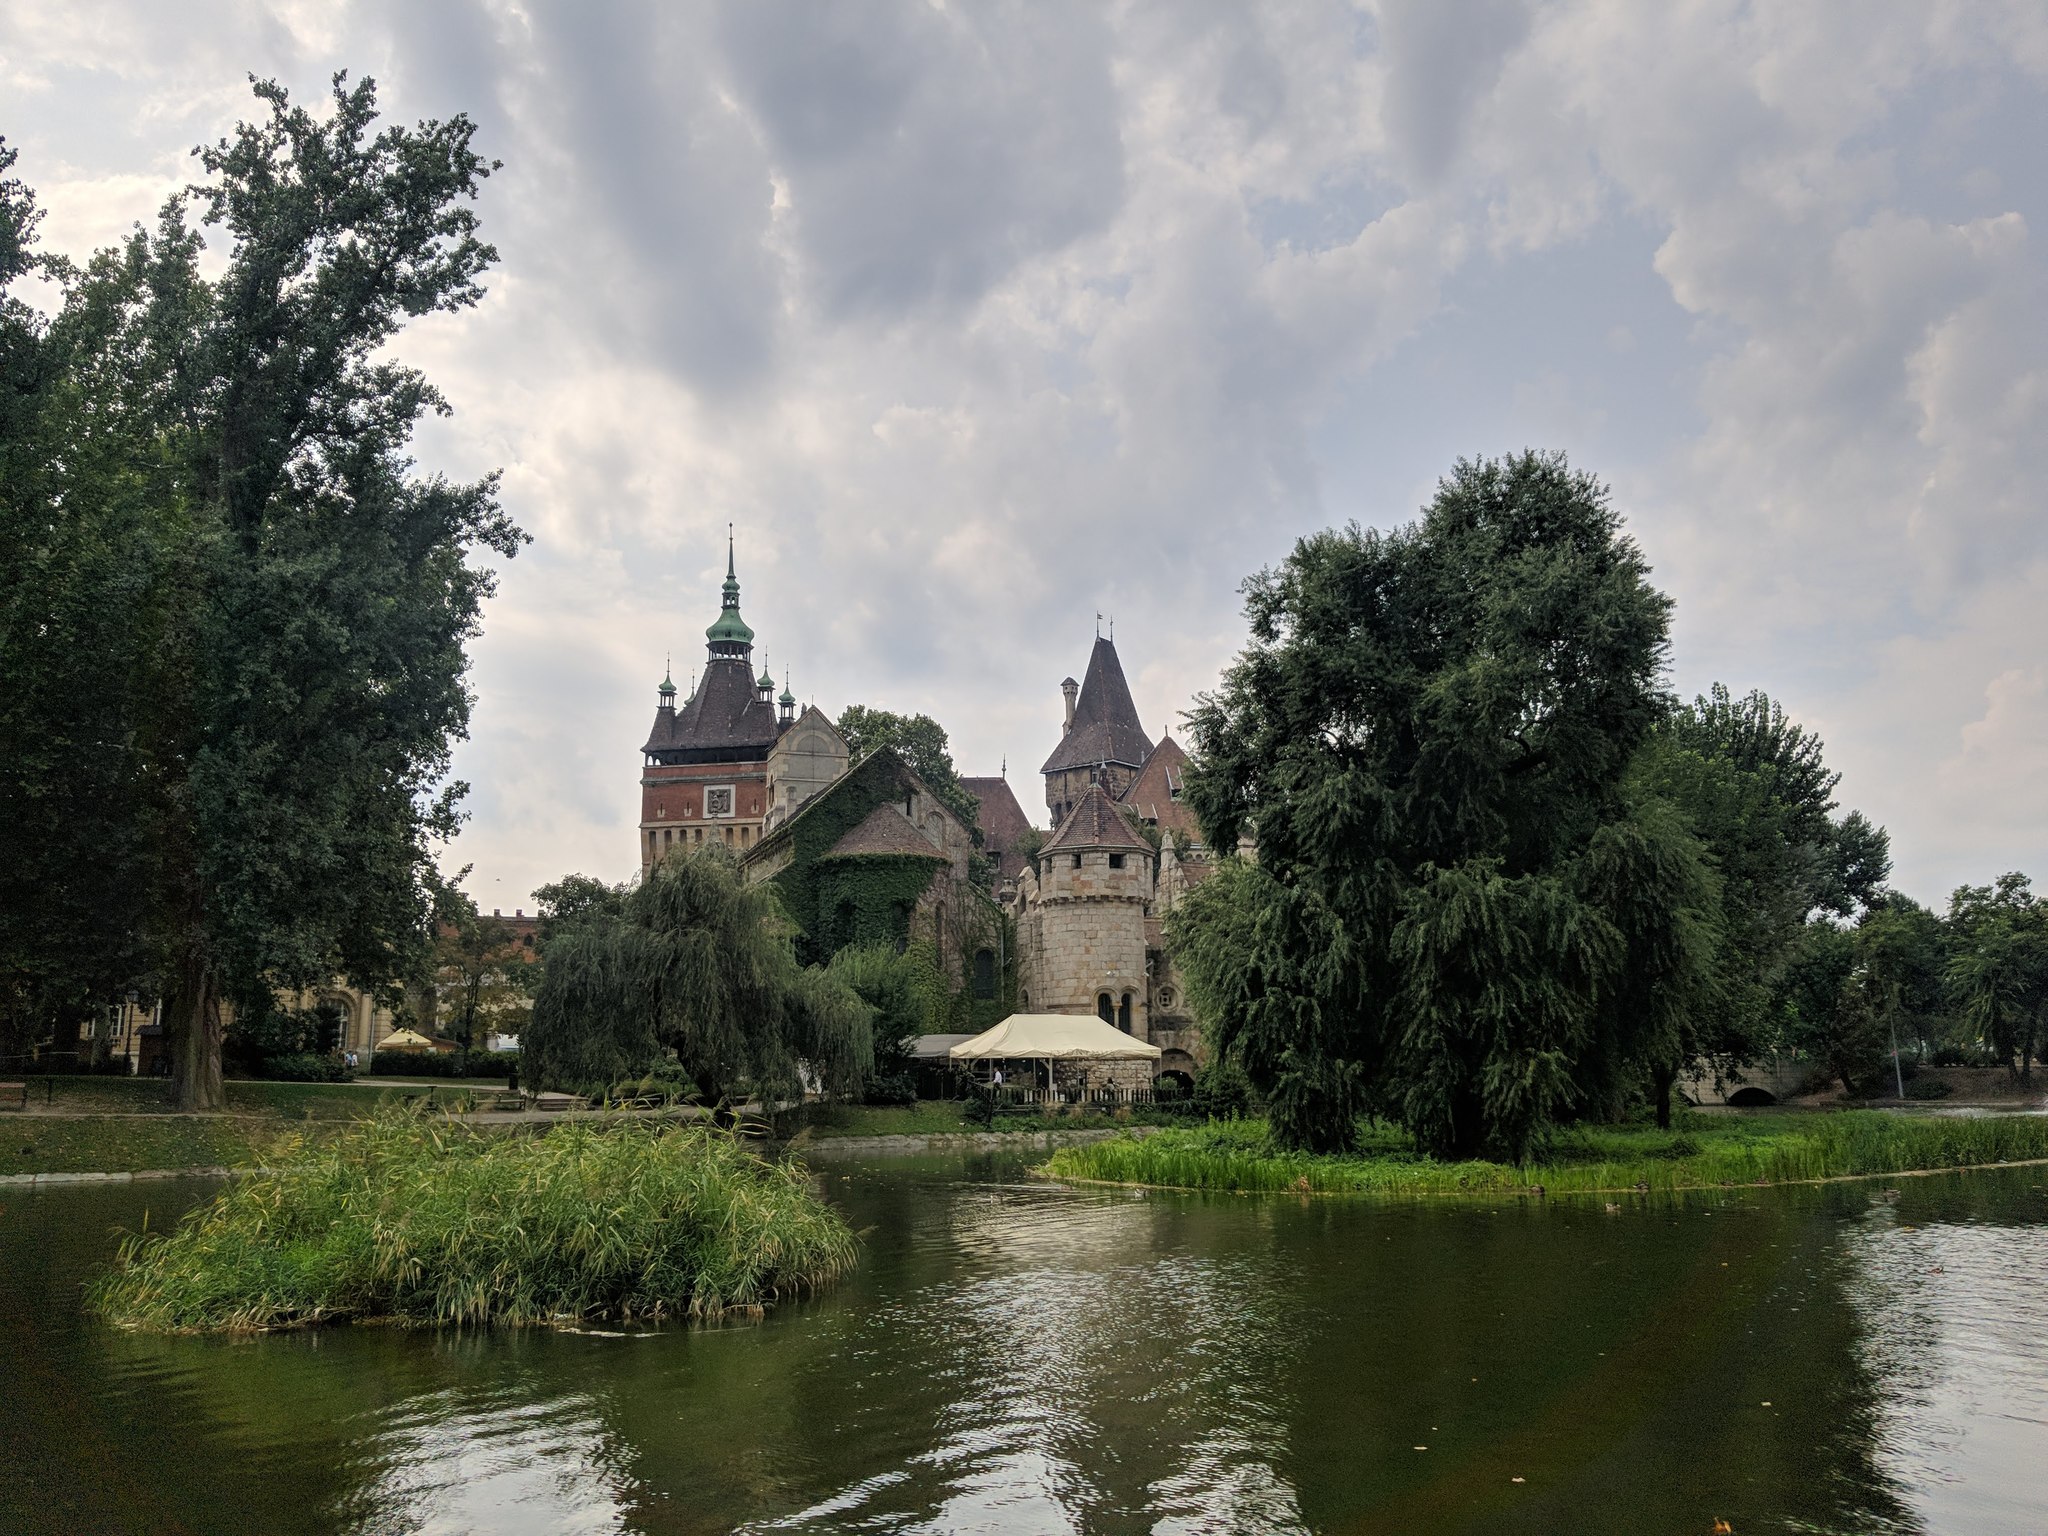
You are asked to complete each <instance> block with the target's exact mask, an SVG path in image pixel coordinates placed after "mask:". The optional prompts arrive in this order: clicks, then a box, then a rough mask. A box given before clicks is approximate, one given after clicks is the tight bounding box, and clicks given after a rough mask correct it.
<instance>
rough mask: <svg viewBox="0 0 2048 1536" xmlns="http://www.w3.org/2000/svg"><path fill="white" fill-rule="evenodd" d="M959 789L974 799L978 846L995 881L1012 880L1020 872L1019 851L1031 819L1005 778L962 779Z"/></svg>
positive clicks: (1023, 860) (1024, 861) (1023, 858)
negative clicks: (991, 864)
mask: <svg viewBox="0 0 2048 1536" xmlns="http://www.w3.org/2000/svg"><path fill="white" fill-rule="evenodd" d="M960 787H961V788H962V789H964V790H966V791H967V793H968V794H970V795H972V796H974V800H975V805H976V808H977V809H976V814H975V818H974V819H975V821H976V823H977V824H978V825H979V826H980V828H981V846H982V848H983V850H984V851H985V852H987V853H989V854H990V855H992V856H993V857H994V858H995V861H996V878H997V879H999V880H1014V879H1016V878H1017V876H1019V875H1021V874H1022V873H1023V872H1024V865H1025V864H1026V862H1027V860H1026V859H1025V857H1024V855H1023V853H1022V852H1021V851H1020V849H1021V846H1022V844H1023V841H1024V834H1025V833H1026V832H1029V831H1030V830H1031V818H1030V817H1028V816H1026V815H1025V814H1024V807H1023V806H1022V805H1020V804H1018V802H1017V795H1016V792H1015V791H1014V790H1012V789H1011V788H1010V781H1009V780H1008V779H1005V778H993V779H962V780H961V781H960Z"/></svg>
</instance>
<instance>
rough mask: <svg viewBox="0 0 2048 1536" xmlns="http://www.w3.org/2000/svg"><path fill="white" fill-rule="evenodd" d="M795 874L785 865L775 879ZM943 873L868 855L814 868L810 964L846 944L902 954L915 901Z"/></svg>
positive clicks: (932, 864) (931, 863)
mask: <svg viewBox="0 0 2048 1536" xmlns="http://www.w3.org/2000/svg"><path fill="white" fill-rule="evenodd" d="M797 868H798V866H796V865H791V866H790V868H788V869H786V870H784V871H783V873H782V874H781V875H780V876H778V877H777V878H778V879H787V878H788V877H789V876H791V875H793V874H795V873H796V872H797ZM944 868H945V865H943V864H941V863H939V862H938V860H936V859H919V858H904V857H899V856H896V855H890V854H872V853H870V854H861V855H858V856H856V857H854V858H838V859H826V860H825V861H824V862H822V863H820V864H819V865H818V866H817V868H816V870H815V871H814V873H813V876H812V879H811V881H810V882H809V883H810V885H811V887H812V889H813V891H814V892H815V900H816V903H817V919H816V924H817V925H816V927H814V928H811V929H807V930H806V934H807V936H808V937H809V938H810V939H811V941H812V943H813V944H814V945H815V946H816V948H817V950H818V953H817V955H816V956H814V957H813V958H816V959H819V960H823V959H827V958H829V957H831V956H832V955H835V954H837V953H838V952H839V951H840V950H842V949H844V948H846V947H847V946H848V945H849V944H893V945H895V946H896V947H897V948H899V949H900V948H902V947H903V946H904V945H905V944H907V943H908V942H909V941H910V920H911V917H912V915H913V914H914V913H915V912H916V910H917V903H918V898H920V897H921V896H923V895H924V893H925V892H926V891H927V890H928V889H930V887H931V883H932V879H933V877H934V876H936V875H937V874H938V873H939V872H940V871H941V870H942V869H944Z"/></svg>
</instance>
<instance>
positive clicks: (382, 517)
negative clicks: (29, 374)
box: [6, 77, 521, 1108]
mask: <svg viewBox="0 0 2048 1536" xmlns="http://www.w3.org/2000/svg"><path fill="white" fill-rule="evenodd" d="M256 94H257V96H258V97H259V98H260V99H261V100H262V101H263V103H264V104H265V106H266V107H267V109H268V114H267V117H266V118H265V119H264V120H263V121H260V122H258V123H255V124H245V125H243V126H242V127H240V128H239V129H238V130H237V131H236V132H235V134H234V135H232V136H231V137H230V138H228V139H225V140H223V141H221V142H220V143H218V144H216V145H213V146H211V147H208V148H204V149H202V150H201V151H200V152H199V158H200V162H201V165H202V166H203V168H204V170H205V171H206V173H207V176H208V179H207V181H206V182H205V184H204V185H202V186H199V187H196V188H194V189H192V192H191V193H190V195H189V197H181V198H177V199H173V200H172V202H171V203H170V204H168V205H167V206H166V208H165V210H164V212H163V215H162V217H161V219H160V220H159V224H158V227H157V229H156V231H155V232H154V233H151V234H145V233H143V232H141V231H138V232H137V234H136V235H135V236H134V237H133V238H132V239H131V240H130V241H129V243H128V245H127V246H126V247H125V248H124V249H123V250H121V251H120V252H110V253H104V254H102V255H101V256H100V257H99V258H96V259H95V261H94V262H93V263H92V264H91V266H90V267H89V268H87V269H86V270H85V271H84V272H83V273H79V274H67V293H66V299H65V305H64V309H63V312H62V314H60V316H59V317H58V319H57V321H56V322H55V323H54V324H53V325H52V327H51V331H50V346H49V351H48V363H47V373H48V377H47V378H46V380H45V382H44V385H43V388H44V390H45V394H46V397H47V399H48V400H49V401H50V402H51V405H50V406H49V407H48V411H52V412H55V413H56V415H55V416H54V417H50V416H48V414H47V413H46V420H54V421H55V423H56V424H55V425H52V426H50V427H49V429H48V435H47V436H46V438H45V439H44V441H45V442H46V443H47V444H48V445H49V446H48V449H47V451H46V452H45V454H44V456H43V461H42V463H41V465H40V470H41V478H40V480H37V481H35V482H32V483H31V486H30V494H31V495H32V496H33V498H34V502H33V506H32V507H31V508H30V510H29V512H28V513H27V514H25V515H24V514H14V513H10V521H11V522H13V523H16V524H18V525H25V526H27V527H28V528H29V529H30V530H31V541H32V543H33V544H34V553H35V555H36V558H37V560H38V561H39V562H40V563H41V564H42V565H44V566H46V567H50V566H61V565H64V564H65V563H66V562H67V561H68V562H69V568H72V569H80V570H84V569H87V568H93V569H97V568H98V566H95V562H96V561H97V562H99V565H101V566H103V565H104V564H105V562H104V561H102V560H101V559H100V556H99V554H98V553H97V551H98V549H99V548H100V546H101V545H103V544H107V543H108V542H109V541H110V540H109V533H108V530H109V529H113V530H117V531H118V533H119V535H120V539H121V542H120V543H119V545H118V546H117V547H118V549H119V554H120V561H119V562H118V564H119V574H120V576H121V577H122V579H124V580H126V581H127V582H129V583H130V584H131V585H132V587H133V589H134V591H133V601H132V602H131V603H130V604H129V605H128V607H127V608H126V609H125V610H123V611H124V612H128V613H132V614H133V615H134V616H135V618H136V621H137V630H136V633H137V635H139V637H140V641H139V642H138V641H137V640H136V639H133V638H129V639H127V640H126V641H125V643H124V641H123V638H122V637H120V636H115V637H113V638H112V639H111V640H110V641H109V642H108V644H107V645H106V647H105V648H104V649H101V650H98V651H96V652H94V653H93V654H94V655H95V656H96V657H98V658H99V660H100V668H101V671H102V673H103V675H102V676H101V677H100V679H99V682H98V685H97V687H96V688H94V689H93V690H91V692H90V694H89V695H88V696H90V697H92V698H94V699H95V700H96V701H98V704H99V706H100V710H101V718H100V719H99V721H98V722H97V723H96V724H95V725H94V726H93V727H92V729H93V730H95V731H98V732H99V733H101V734H102V735H104V736H105V737H106V738H107V739H108V740H109V741H110V742H111V743H112V744H113V748H114V750H113V753H112V756H111V759H110V761H111V762H112V764H113V771H117V772H118V775H119V780H120V782H119V785H118V786H117V787H118V790H119V793H118V794H115V795H112V796H110V797H109V800H108V802H107V806H106V808H105V810H104V812H103V813H101V814H100V815H99V817H98V819H97V821H95V820H94V819H92V818H90V817H88V819H87V820H86V822H85V823H84V824H83V825H84V827H85V828H86V829H88V830H89V832H90V833H92V834H96V835H97V836H98V838H99V840H100V843H101V846H100V847H99V849H98V856H97V858H95V859H93V860H89V861H85V862H84V863H82V864H80V865H79V867H78V870H77V877H78V878H85V877H87V875H88V872H89V867H104V866H105V865H106V863H107V862H109V861H116V862H119V863H120V864H121V867H122V869H123V872H124V876H125V878H126V881H127V886H126V889H128V890H130V891H133V892H135V893H137V900H138V902H139V904H140V906H141V908H142V910H141V912H140V914H139V916H138V917H137V919H136V921H137V924H138V925H139V928H140V930H141V932H142V933H143V934H144V936H145V937H146V939H147V942H148V947H149V950H150V953H151V955H152V956H153V968H154V972H155V974H156V976H157V978H158V980H159V982H160V985H161V987H162V990H163V993H164V996H165V999H166V1004H167V1007H166V1019H167V1023H168V1025H169V1029H168V1034H169V1036H170V1040H171V1045H172V1051H173V1059H174V1077H175V1082H176V1091H177V1098H178V1101H179V1103H180V1104H181V1105H183V1106H185V1107H187V1108H211V1107H217V1106H218V1105H219V1103H220V1102H221V1086H220V1073H221V1067H220V1044H221V1007H220V1005H221V1002H222V1000H223V999H224V998H227V999H235V998H242V999H253V998H258V997H261V996H262V995H263V994H264V993H265V992H266V991H267V990H268V989H270V988H272V987H277V986H285V987H292V986H300V985H307V984H310V983H313V982H316V981H319V980H323V979H325V978H326V977H328V976H331V975H333V974H336V973H340V974H343V975H345V976H347V977H349V978H350V979H352V980H354V981H357V982H359V983H362V984H366V985H374V984H385V983H389V982H391V981H393V980H395V979H396V978H397V977H399V976H401V975H404V974H407V973H409V972H411V971H414V970H416V969H417V967H418V962H419V960H420V958H421V955H422V952H423V950H424V946H425V943H426V937H427V935H426V914H427V911H428V908H429V892H428V871H429V869H430V866H429V862H428V858H429V844H430V843H431V841H432V840H433V839H434V838H435V837H436V836H438V835H443V834H446V833H448V832H450V831H452V829H453V826H454V823H455V809H454V807H455V803H456V800H457V798H458V797H459V795H460V794H461V792H462V786H461V785H459V784H447V783H444V782H443V781H444V780H445V776H446V771H447V767H448V761H449V747H450V743H451V741H452V740H453V739H454V738H455V737H457V736H459V735H460V734H461V732H462V730H463V728H464V726H465V723H466V720H467V715H468V709H469V696H468V694H467V691H466V690H465V688H464V686H463V681H462V676H463V671H464V669H465V666H466V657H465V654H464V647H465V643H466V642H467V640H468V639H470V638H471V637H472V636H473V635H474V634H475V633H476V630H477V625H478V615H479V611H480V607H481V604H482V602H483V600H484V598H485V597H486V596H487V595H488V594H489V592H490V591H491V589H492V577H491V576H490V574H489V573H488V572H487V571H485V570H482V569H479V568H476V567H474V566H472V565H471V564H470V562H469V556H470V555H471V554H472V553H473V552H474V551H476V550H478V549H489V550H494V551H496V552H497V553H499V554H501V555H506V556H509V555H510V554H512V553H513V551H514V549H515V548H516V546H517V544H518V542H519V540H520V538H521V535H520V534H519V533H518V531H517V530H516V529H515V528H514V527H513V526H512V525H511V523H510V522H509V521H508V520H507V519H506V518H505V517H504V515H503V514H502V512H501V511H500V509H499V507H498V505H497V502H496V499H495V482H494V480H493V479H490V478H487V479H485V480H482V481H479V482H477V483H474V484H469V485H456V484H451V483H449V482H447V481H445V480H443V479H439V478H424V477H421V476H419V475H418V474H416V473H415V472H414V471H413V468H412V464H411V461H410V460H409V458H408V457H407V446H408V443H409V440H410V437H411V434H412V431H413V428H414V426H415V424H416V423H417V421H418V420H419V418H420V416H421V415H422V414H423V413H425V412H428V411H436V412H440V411H445V409H446V407H445V405H444V403H443V401H442V399H441V397H440V396H439V395H438V394H437V393H436V392H435V390H434V389H433V388H432V386H430V385H429V384H428V383H427V381H426V380H425V379H424V378H423V377H422V376H421V375H420V374H419V373H417V372H415V371H414V370H411V369H409V368H406V367H403V366H401V365H400V364H398V363H396V362H394V361H392V360H390V359H389V358H388V357H387V356H386V355H385V354H384V350H383V349H384V348H385V346H386V344H387V343H389V342H390V341H391V340H392V339H393V338H394V337H395V336H396V334H397V333H398V331H399V330H400V329H401V327H402V326H403V325H404V323H405V322H406V321H407V320H408V319H409V318H412V317H416V316H420V315H424V314H427V313H430V312H432V311H436V310H459V309H462V308H465V307H467V306H469V305H472V304H474V303H475V302H476V301H477V300H478V298H479V297H480V295H481V292H482V290H481V288H480V287H479V279H480V278H481V275H482V273H483V272H484V270H485V269H486V268H487V267H488V266H489V264H490V263H491V262H492V261H493V260H494V259H495V253H494V252H493V251H492V249H491V248H490V247H489V246H488V245H486V244H484V243H483V242H482V241H481V240H480V239H479V238H478V235H477V221H476V215H475V212H474V210H473V208H472V207H471V206H470V203H471V201H472V199H473V198H474V196H475V194H476V191H477V188H478V184H479V182H480V181H481V180H482V179H483V178H484V177H485V176H486V175H488V173H489V170H490V169H491V168H490V166H489V165H487V164H486V162H485V161H484V160H483V159H482V158H481V157H479V156H478V154H477V153H476V152H475V151H474V149H473V148H472V146H471V140H472V136H473V132H474V129H473V125H472V124H471V123H470V122H469V121H468V119H466V118H464V117H461V116H457V117H455V118H452V119H450V120H448V121H446V122H428V123H423V124H421V125H419V126H418V127H416V128H412V129H406V128H397V127H391V128H384V129H381V130H379V129H375V128H374V126H373V125H374V123H375V118H376V107H375V91H374V88H373V86H372V85H371V84H370V83H369V82H367V81H366V82H364V83H362V84H360V85H357V86H354V87H350V86H348V85H347V83H346V82H345V81H344V80H343V79H342V78H340V77H337V79H336V81H335V85H334V91H333V98H332V102H331V110H330V111H329V112H328V114H327V115H325V116H324V117H322V116H316V115H315V114H313V113H310V112H308V111H306V110H305V109H303V108H300V107H296V106H294V105H293V104H292V103H291V102H290V101H289V100H288V98H287V96H286V94H285V92H284V91H283V89H282V88H280V87H278V86H276V85H275V84H271V83H268V82H262V83H258V84H257V86H256ZM195 205H196V207H197V208H198V210H199V211H200V213H201V216H202V220H203V223H204V224H205V225H207V226H216V227H219V228H221V229H222V230H224V231H225V232H226V234H227V235H228V237H229V241H230V249H229V251H228V253H227V261H226V269H225V271H224V272H223V274H222V275H221V276H220V277H219V278H218V279H215V280H209V279H206V278H204V277H202V276H201V275H200V271H199V267H198V256H199V252H200V248H201V240H200V237H199V235H198V233H197V232H196V231H195V230H194V229H193V228H192V227H191V226H190V225H189V224H188V222H187V213H188V209H190V208H192V207H193V206H195ZM92 579H93V580H98V579H100V578H98V577H93V578H92ZM86 585H87V587H89V586H90V582H89V581H88V582H87V583H86ZM63 591H64V589H63V588H62V587H61V585H60V587H59V588H57V589H54V590H53V592H52V596H51V598H50V599H49V600H48V601H47V602H45V600H43V599H42V598H40V597H39V596H38V595H37V594H36V593H34V592H28V593H26V594H24V592H23V591H22V590H21V588H20V587H18V586H10V589H9V594H8V597H9V602H8V608H9V618H8V623H9V639H8V641H7V642H6V643H7V644H8V645H9V646H10V647H12V645H13V644H14V641H15V637H17V636H18V635H21V634H27V635H29V636H31V637H32V638H35V637H43V636H47V635H48V634H50V633H51V632H52V626H53V624H55V625H58V626H60V627H61V623H62V622H63V621H64V616H63V614H61V613H56V612H54V610H53V611H52V612H51V613H42V612H37V611H34V610H36V609H37V607H38V605H39V604H41V605H43V606H45V607H50V606H51V605H54V604H55V602H56V601H57V600H58V597H59V596H60V595H61V594H62V593H63ZM66 601H70V599H68V598H67V599H66ZM24 607H26V608H28V609H30V610H31V611H30V612H29V613H28V615H27V617H26V618H25V619H24V618H22V617H21V615H20V610H21V609H22V608H24ZM14 729H15V727H14V724H13V722H12V721H10V722H9V731H10V735H11V734H12V732H13V730H14ZM89 735H90V732H87V731H82V730H81V731H77V732H75V733H74V739H76V738H80V737H85V736H89ZM11 745H12V743H11V742H10V746H11ZM45 777H47V776H45ZM47 862H53V863H57V864H60V865H68V864H70V863H71V860H70V859H69V858H68V856H66V855H65V854H64V852H63V849H62V847H61V845H60V846H58V848H57V855H56V857H55V858H53V859H51V860H48V861H47ZM98 917H99V919H100V922H101V926H102V927H103V928H104V929H105V930H106V932H107V933H108V935H109V937H110V938H112V937H114V936H115V935H117V934H118V933H120V931H121V930H122V925H123V923H124V922H125V921H126V919H127V914H125V913H123V912H122V911H121V910H119V909H118V908H117V907H114V906H111V905H109V906H107V907H105V908H103V910H102V911H101V912H100V913H99V914H98Z"/></svg>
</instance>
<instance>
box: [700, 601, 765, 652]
mask: <svg viewBox="0 0 2048 1536" xmlns="http://www.w3.org/2000/svg"><path fill="white" fill-rule="evenodd" d="M704 638H705V639H706V640H709V641H710V642H711V643H712V644H713V645H716V644H718V643H719V642H720V641H726V642H728V643H731V644H738V645H752V644H753V643H754V632H753V631H752V630H751V629H749V628H747V622H746V620H744V619H742V618H741V617H740V611H739V608H738V607H737V606H734V607H731V608H727V609H724V610H722V611H721V612H720V613H719V615H718V618H717V620H716V622H714V623H713V624H712V626H711V627H710V628H709V629H707V630H705V631H704Z"/></svg>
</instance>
